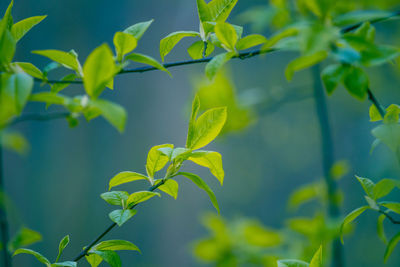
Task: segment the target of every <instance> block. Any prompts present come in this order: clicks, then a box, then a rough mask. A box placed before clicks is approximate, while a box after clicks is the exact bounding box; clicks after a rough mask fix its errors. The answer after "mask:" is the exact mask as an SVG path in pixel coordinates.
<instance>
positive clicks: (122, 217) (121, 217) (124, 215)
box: [108, 209, 137, 226]
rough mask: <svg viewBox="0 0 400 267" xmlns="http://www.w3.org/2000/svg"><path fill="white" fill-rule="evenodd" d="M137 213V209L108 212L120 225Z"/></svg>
mask: <svg viewBox="0 0 400 267" xmlns="http://www.w3.org/2000/svg"><path fill="white" fill-rule="evenodd" d="M136 213H137V210H132V209H125V210H113V211H112V212H110V214H108V217H110V219H111V220H112V221H113V222H115V223H116V224H118V226H122V225H123V224H124V223H126V222H127V221H128V220H129V219H130V218H132V217H133V216H134V215H135V214H136Z"/></svg>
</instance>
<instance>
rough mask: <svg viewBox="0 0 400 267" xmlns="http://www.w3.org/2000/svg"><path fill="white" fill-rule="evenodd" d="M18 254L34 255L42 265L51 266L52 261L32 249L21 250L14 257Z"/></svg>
mask: <svg viewBox="0 0 400 267" xmlns="http://www.w3.org/2000/svg"><path fill="white" fill-rule="evenodd" d="M18 254H30V255H33V256H34V257H35V258H36V259H37V260H38V261H40V262H41V263H43V264H45V265H46V266H47V267H50V266H51V264H50V261H49V260H48V259H47V258H46V257H44V256H43V255H42V254H40V253H39V252H36V251H33V250H31V249H26V248H19V249H17V250H16V251H15V252H14V254H13V257H14V256H16V255H18Z"/></svg>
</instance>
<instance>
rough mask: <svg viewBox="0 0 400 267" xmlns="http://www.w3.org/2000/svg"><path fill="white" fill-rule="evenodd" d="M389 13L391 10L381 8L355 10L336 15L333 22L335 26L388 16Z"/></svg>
mask: <svg viewBox="0 0 400 267" xmlns="http://www.w3.org/2000/svg"><path fill="white" fill-rule="evenodd" d="M391 14H392V13H391V12H388V11H383V10H357V11H352V12H348V13H345V14H343V15H339V16H336V17H335V18H334V20H333V22H334V24H335V25H337V26H345V25H350V24H357V23H360V22H364V21H371V20H375V19H379V18H384V17H388V16H390V15H391Z"/></svg>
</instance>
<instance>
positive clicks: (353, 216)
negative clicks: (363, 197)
mask: <svg viewBox="0 0 400 267" xmlns="http://www.w3.org/2000/svg"><path fill="white" fill-rule="evenodd" d="M367 209H369V206H362V207H359V208H357V209H355V210H353V211H352V212H350V213H349V214H348V215H347V216H346V218H344V220H343V223H342V225H341V226H340V240H341V241H342V243H343V228H344V227H345V226H346V225H347V224H349V223H351V222H352V221H354V220H355V219H356V218H357V217H358V216H360V215H361V214H362V213H363V212H364V211H366V210H367Z"/></svg>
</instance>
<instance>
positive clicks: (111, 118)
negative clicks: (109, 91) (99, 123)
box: [90, 99, 127, 132]
mask: <svg viewBox="0 0 400 267" xmlns="http://www.w3.org/2000/svg"><path fill="white" fill-rule="evenodd" d="M90 103H91V106H92V107H95V108H96V109H98V110H99V111H100V112H101V115H102V116H103V117H104V118H105V119H106V120H107V121H108V122H110V123H111V124H112V125H113V126H114V127H115V128H117V129H118V131H120V132H123V131H124V129H125V123H126V116H127V115H126V110H125V109H124V108H123V107H122V106H121V105H119V104H117V103H113V102H110V101H107V100H104V99H93V100H91V101H90Z"/></svg>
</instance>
